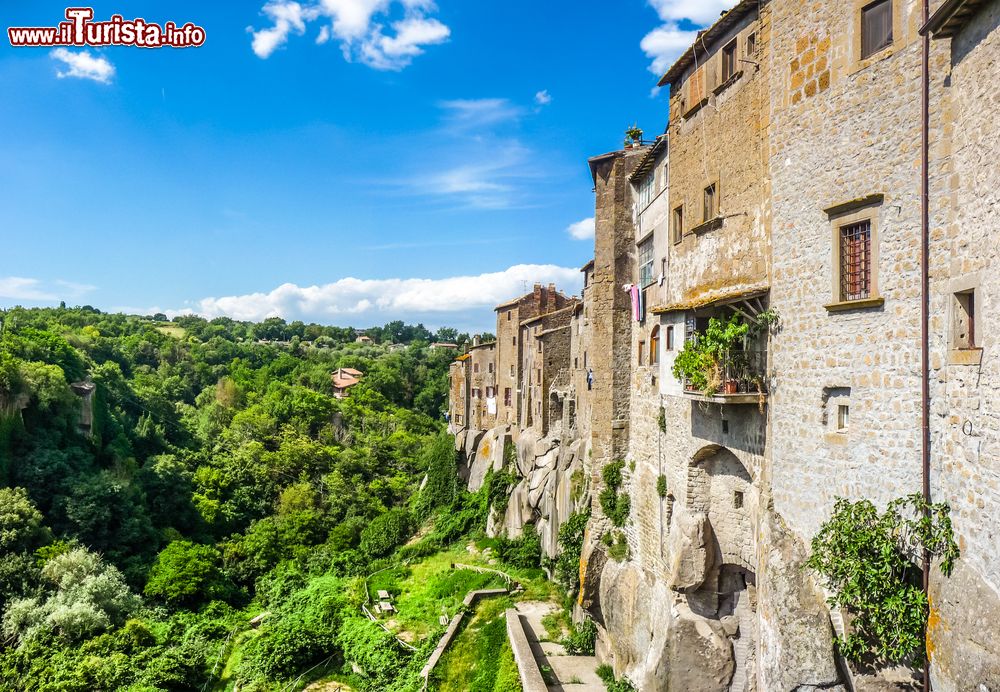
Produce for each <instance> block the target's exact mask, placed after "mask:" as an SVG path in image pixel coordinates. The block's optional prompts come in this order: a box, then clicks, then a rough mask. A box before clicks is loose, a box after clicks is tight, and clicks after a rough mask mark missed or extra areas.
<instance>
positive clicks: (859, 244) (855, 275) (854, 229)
mask: <svg viewBox="0 0 1000 692" xmlns="http://www.w3.org/2000/svg"><path fill="white" fill-rule="evenodd" d="M837 242H838V246H839V247H838V253H837V255H838V262H839V264H840V267H839V274H840V286H839V289H838V293H837V298H838V300H839V301H840V302H841V303H850V302H855V301H859V300H868V299H870V298H871V297H872V247H871V246H872V224H871V220H870V219H862V220H860V221H856V222H853V223H848V224H840V225H839V228H838V234H837Z"/></svg>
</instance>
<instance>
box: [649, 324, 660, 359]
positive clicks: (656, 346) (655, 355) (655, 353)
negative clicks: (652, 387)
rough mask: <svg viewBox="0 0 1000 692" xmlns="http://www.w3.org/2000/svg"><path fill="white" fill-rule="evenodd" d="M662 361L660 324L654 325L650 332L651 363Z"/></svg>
mask: <svg viewBox="0 0 1000 692" xmlns="http://www.w3.org/2000/svg"><path fill="white" fill-rule="evenodd" d="M659 362H660V325H656V326H654V327H653V331H651V332H650V333H649V364H650V365H656V364H657V363H659Z"/></svg>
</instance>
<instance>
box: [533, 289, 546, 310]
mask: <svg viewBox="0 0 1000 692" xmlns="http://www.w3.org/2000/svg"><path fill="white" fill-rule="evenodd" d="M544 304H545V295H544V294H543V293H542V285H541V284H535V306H536V307H537V308H539V309H541V308H542V306H543V305H544Z"/></svg>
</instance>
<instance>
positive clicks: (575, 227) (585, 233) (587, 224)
mask: <svg viewBox="0 0 1000 692" xmlns="http://www.w3.org/2000/svg"><path fill="white" fill-rule="evenodd" d="M566 232H567V233H569V235H570V237H571V238H573V239H574V240H592V239H593V238H594V217H593V216H591V217H590V218H589V219H584V220H583V221H577V222H576V223H571V224H570V225H569V227H568V228H567V229H566Z"/></svg>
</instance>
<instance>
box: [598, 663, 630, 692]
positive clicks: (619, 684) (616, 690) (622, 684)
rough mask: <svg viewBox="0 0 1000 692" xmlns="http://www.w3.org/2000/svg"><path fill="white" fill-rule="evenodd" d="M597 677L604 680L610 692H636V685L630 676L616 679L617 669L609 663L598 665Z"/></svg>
mask: <svg viewBox="0 0 1000 692" xmlns="http://www.w3.org/2000/svg"><path fill="white" fill-rule="evenodd" d="M597 677H599V678H600V679H601V680H602V681H604V686H605V687H607V688H608V692H636V687H635V685H633V684H632V683H631V681H630V680H629V679H628V678H622V679H621V680H615V669H614V668H612V667H611V666H610V665H608V664H607V663H602V664H601V665H599V666H597Z"/></svg>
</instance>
